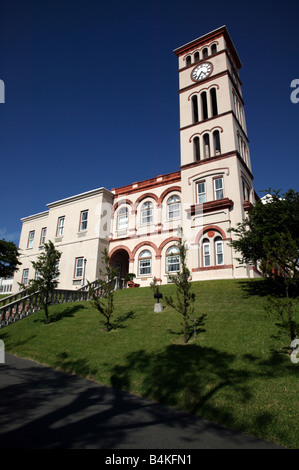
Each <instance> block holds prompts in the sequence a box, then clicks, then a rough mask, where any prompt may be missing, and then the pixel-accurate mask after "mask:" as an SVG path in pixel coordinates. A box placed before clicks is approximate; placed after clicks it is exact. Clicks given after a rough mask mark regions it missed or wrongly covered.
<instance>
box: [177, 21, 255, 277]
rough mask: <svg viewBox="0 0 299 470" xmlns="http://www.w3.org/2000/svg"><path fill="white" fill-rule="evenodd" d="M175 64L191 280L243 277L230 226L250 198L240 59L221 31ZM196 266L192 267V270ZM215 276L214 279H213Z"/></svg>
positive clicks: (188, 47) (184, 50)
mask: <svg viewBox="0 0 299 470" xmlns="http://www.w3.org/2000/svg"><path fill="white" fill-rule="evenodd" d="M174 52H175V54H176V55H177V57H178V63H179V69H178V72H179V100H180V147H181V184H182V201H184V203H185V205H186V207H185V211H184V215H183V220H182V225H183V230H184V233H185V234H187V238H188V241H189V244H190V246H191V247H193V248H195V251H193V252H192V265H193V267H192V265H191V264H190V268H191V267H192V271H193V273H194V274H193V278H195V279H200V278H203V277H204V274H203V273H204V272H205V271H209V274H210V276H209V277H213V276H211V274H212V271H213V270H214V271H215V273H216V272H219V269H222V270H224V271H222V274H221V276H218V277H222V278H223V277H243V276H246V277H248V276H249V275H250V273H249V271H248V269H249V268H245V269H246V270H247V272H244V268H239V269H238V270H237V269H236V268H237V262H236V260H235V255H234V254H233V253H232V249H231V248H230V247H229V241H230V240H231V234H230V232H229V229H230V228H231V227H236V225H237V223H238V222H241V221H242V220H244V218H245V216H246V211H247V210H248V208H249V207H250V205H251V204H252V203H254V201H255V192H254V188H253V176H252V173H251V161H250V154H249V147H248V137H247V128H246V122H245V113H244V101H243V97H242V89H241V80H240V76H239V70H240V68H241V67H242V64H241V61H240V59H239V56H238V54H237V52H236V49H235V47H234V45H233V42H232V40H231V38H230V35H229V33H228V30H227V28H226V27H225V26H222V27H220V28H218V29H216V30H214V31H212V32H210V33H208V34H206V35H204V36H201V37H200V38H198V39H195V40H193V41H191V42H189V43H187V44H185V45H184V46H181V47H179V48H178V49H175V51H174ZM194 262H195V265H196V268H194ZM215 275H216V274H215Z"/></svg>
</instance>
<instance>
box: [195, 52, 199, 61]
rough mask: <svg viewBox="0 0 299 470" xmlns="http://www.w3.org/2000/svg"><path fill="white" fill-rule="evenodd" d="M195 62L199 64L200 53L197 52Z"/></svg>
mask: <svg viewBox="0 0 299 470" xmlns="http://www.w3.org/2000/svg"><path fill="white" fill-rule="evenodd" d="M194 62H199V52H195V54H194Z"/></svg>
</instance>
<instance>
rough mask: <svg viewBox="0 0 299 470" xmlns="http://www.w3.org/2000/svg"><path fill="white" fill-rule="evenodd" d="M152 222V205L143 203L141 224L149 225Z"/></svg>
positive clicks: (148, 202)
mask: <svg viewBox="0 0 299 470" xmlns="http://www.w3.org/2000/svg"><path fill="white" fill-rule="evenodd" d="M152 222H153V203H152V202H150V201H147V202H145V203H144V204H143V205H142V207H141V224H143V225H144V224H151V223H152Z"/></svg>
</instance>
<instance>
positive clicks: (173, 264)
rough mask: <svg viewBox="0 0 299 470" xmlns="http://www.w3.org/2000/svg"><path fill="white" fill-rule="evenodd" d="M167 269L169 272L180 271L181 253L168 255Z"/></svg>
mask: <svg viewBox="0 0 299 470" xmlns="http://www.w3.org/2000/svg"><path fill="white" fill-rule="evenodd" d="M166 270H167V272H168V273H173V272H178V271H179V270H180V257H179V255H175V256H167V263H166Z"/></svg>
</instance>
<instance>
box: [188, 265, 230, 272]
mask: <svg viewBox="0 0 299 470" xmlns="http://www.w3.org/2000/svg"><path fill="white" fill-rule="evenodd" d="M232 267H233V265H232V264H220V265H218V266H205V267H202V268H193V269H192V272H194V273H195V272H198V271H212V270H218V269H231V268H232Z"/></svg>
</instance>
